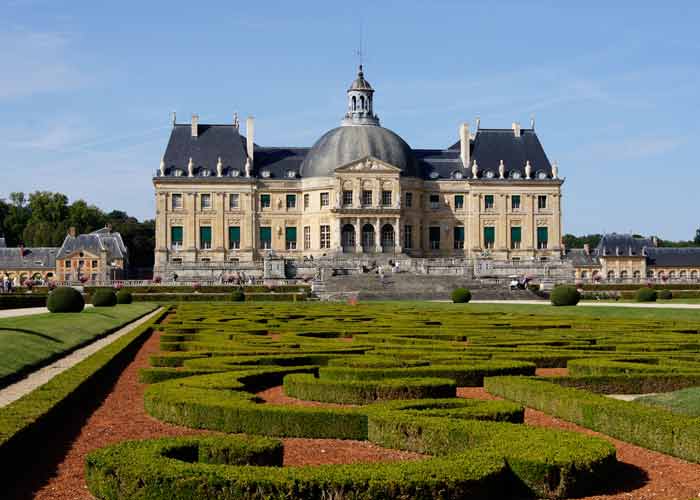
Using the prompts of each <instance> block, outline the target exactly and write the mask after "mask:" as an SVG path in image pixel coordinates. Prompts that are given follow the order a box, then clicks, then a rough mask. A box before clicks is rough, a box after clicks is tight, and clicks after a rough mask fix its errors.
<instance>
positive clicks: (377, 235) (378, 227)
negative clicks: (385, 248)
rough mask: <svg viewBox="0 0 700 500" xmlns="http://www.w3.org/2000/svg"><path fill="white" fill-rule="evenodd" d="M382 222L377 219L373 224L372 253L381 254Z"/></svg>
mask: <svg viewBox="0 0 700 500" xmlns="http://www.w3.org/2000/svg"><path fill="white" fill-rule="evenodd" d="M381 231H382V221H381V220H380V219H379V217H377V219H376V220H375V222H374V251H375V252H377V253H381V252H382V235H381Z"/></svg>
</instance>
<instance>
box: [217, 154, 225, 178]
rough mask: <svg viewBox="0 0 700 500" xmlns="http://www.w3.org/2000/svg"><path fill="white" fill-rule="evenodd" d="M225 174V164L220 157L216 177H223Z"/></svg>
mask: <svg viewBox="0 0 700 500" xmlns="http://www.w3.org/2000/svg"><path fill="white" fill-rule="evenodd" d="M223 172H224V164H223V163H222V162H221V156H219V161H217V162H216V176H217V177H221V176H222V175H223Z"/></svg>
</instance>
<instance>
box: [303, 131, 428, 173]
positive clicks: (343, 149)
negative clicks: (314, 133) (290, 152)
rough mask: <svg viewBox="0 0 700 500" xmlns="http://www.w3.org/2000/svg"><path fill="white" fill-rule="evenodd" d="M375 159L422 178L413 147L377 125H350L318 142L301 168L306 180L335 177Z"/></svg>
mask: <svg viewBox="0 0 700 500" xmlns="http://www.w3.org/2000/svg"><path fill="white" fill-rule="evenodd" d="M367 156H372V157H374V158H377V159H378V160H381V161H384V162H386V163H389V164H390V165H393V166H395V167H397V168H399V169H401V175H402V176H406V177H418V167H417V162H416V158H415V156H413V151H411V147H410V146H409V145H408V144H406V141H404V140H403V139H402V138H401V137H399V136H398V135H397V134H395V133H394V132H392V131H391V130H389V129H386V128H384V127H380V126H377V125H354V126H353V125H347V126H342V127H338V128H334V129H332V130H329V131H328V132H326V133H325V134H323V136H322V137H321V138H320V139H319V140H318V141H316V144H314V145H313V147H312V148H311V149H310V150H309V153H308V154H307V155H306V158H304V162H303V163H302V164H301V172H300V173H301V176H302V177H332V176H333V175H335V169H336V168H338V167H341V166H343V165H347V164H348V163H351V162H353V161H357V160H361V159H362V158H366V157H367Z"/></svg>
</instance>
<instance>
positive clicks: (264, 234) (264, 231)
mask: <svg viewBox="0 0 700 500" xmlns="http://www.w3.org/2000/svg"><path fill="white" fill-rule="evenodd" d="M260 241H272V228H271V227H261V228H260Z"/></svg>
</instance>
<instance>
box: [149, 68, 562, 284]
mask: <svg viewBox="0 0 700 500" xmlns="http://www.w3.org/2000/svg"><path fill="white" fill-rule="evenodd" d="M373 92H374V91H373V90H372V88H371V86H370V85H369V83H368V82H367V81H366V80H364V75H363V73H362V72H361V71H360V73H359V74H358V79H357V80H355V82H353V84H352V85H351V88H350V89H349V90H348V111H347V113H346V115H345V117H344V119H343V122H342V126H341V127H339V128H337V129H334V130H332V131H330V132H328V133H327V134H325V135H324V136H323V137H322V138H321V139H319V141H318V142H317V143H316V144H315V145H314V147H312V148H310V149H305V148H263V147H260V146H257V145H254V142H253V140H252V139H253V137H252V135H253V133H252V121H251V120H249V121H248V129H249V130H248V137H246V138H244V137H242V136H241V135H239V131H238V125H237V123H238V120H237V119H236V120H234V124H232V125H229V126H226V125H202V124H200V123H199V121H198V119H196V120H195V121H193V123H192V124H189V125H181V124H174V126H173V132H172V134H171V138H170V141H169V144H168V148H167V150H166V154H165V156H164V158H163V161H162V162H161V167H160V169H159V171H158V172H157V174H156V176H155V177H154V179H153V182H154V186H155V196H156V249H155V262H156V264H155V270H154V273H155V275H161V274H164V273H168V272H170V271H177V270H178V269H181V270H185V269H187V268H192V269H194V268H210V267H216V268H217V269H221V270H222V271H224V270H226V269H234V268H235V267H236V265H238V264H241V263H245V262H252V261H257V260H259V259H261V258H263V257H264V256H265V254H266V253H267V252H268V251H270V250H272V251H274V252H275V253H276V254H278V255H281V256H284V257H286V258H297V259H302V258H303V257H307V258H310V257H313V258H319V257H343V256H347V257H354V256H360V255H362V256H364V255H372V254H374V255H378V254H382V255H384V256H386V255H387V254H388V255H395V256H410V257H442V258H444V257H457V258H464V259H471V258H492V259H496V260H508V261H512V260H515V261H517V260H521V261H525V260H528V261H533V260H535V261H540V260H559V259H560V258H561V250H562V248H561V244H560V241H561V235H562V232H561V224H562V221H561V186H562V183H563V181H562V180H561V179H560V178H559V176H558V168H557V166H556V165H554V166H552V165H550V164H549V161H548V160H547V158H546V155H545V154H544V151H543V150H542V148H541V146H540V144H539V140H538V139H537V137H536V135H535V133H534V129H533V128H531V129H521V128H520V126H519V125H517V124H514V125H513V127H511V128H510V129H479V128H477V130H476V132H475V134H470V133H469V128H468V127H467V126H466V125H463V126H462V127H461V128H460V137H461V139H460V141H458V142H457V143H456V144H454V145H453V146H452V147H449V148H445V149H437V150H412V149H411V148H410V147H409V146H408V145H407V144H406V143H405V142H404V141H403V140H402V139H401V138H400V137H398V136H397V135H396V134H394V133H393V132H391V131H389V130H388V129H384V128H382V127H380V126H379V119H378V118H377V117H376V115H374V112H373V107H372V105H373V103H374V100H373ZM502 158H506V159H507V160H506V164H504V160H503V159H502ZM499 159H500V160H499ZM470 162H471V163H470Z"/></svg>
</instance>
